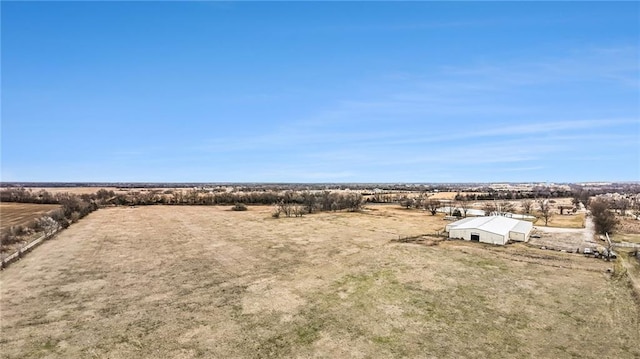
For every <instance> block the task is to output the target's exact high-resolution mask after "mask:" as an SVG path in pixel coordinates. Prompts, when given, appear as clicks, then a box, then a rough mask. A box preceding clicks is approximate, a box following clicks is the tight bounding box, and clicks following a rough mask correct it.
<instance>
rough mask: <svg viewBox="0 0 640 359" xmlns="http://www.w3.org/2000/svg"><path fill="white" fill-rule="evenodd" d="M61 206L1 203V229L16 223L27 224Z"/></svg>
mask: <svg viewBox="0 0 640 359" xmlns="http://www.w3.org/2000/svg"><path fill="white" fill-rule="evenodd" d="M57 208H60V206H59V205H57V204H35V203H8V202H1V203H0V230H3V229H5V228H9V227H11V226H15V225H27V224H29V222H31V221H33V220H34V219H36V218H38V217H41V216H44V215H45V214H47V213H48V212H50V211H53V210H55V209H57Z"/></svg>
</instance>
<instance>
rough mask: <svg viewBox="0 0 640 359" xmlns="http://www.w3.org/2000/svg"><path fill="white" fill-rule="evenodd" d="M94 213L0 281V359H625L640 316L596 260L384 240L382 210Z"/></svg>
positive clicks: (407, 228) (401, 230)
mask: <svg viewBox="0 0 640 359" xmlns="http://www.w3.org/2000/svg"><path fill="white" fill-rule="evenodd" d="M370 208H372V209H371V210H368V211H365V212H363V213H320V214H314V215H309V216H305V217H302V218H281V219H273V218H271V216H270V211H271V208H269V207H249V211H246V212H232V211H230V210H229V209H228V207H224V208H223V207H187V206H184V207H175V206H173V207H169V206H149V207H138V208H128V207H125V208H122V207H120V208H109V209H101V210H99V211H97V212H95V213H92V214H90V215H89V216H88V217H86V218H85V219H83V220H81V221H80V222H79V223H77V224H74V225H72V226H71V227H70V228H69V229H68V230H65V231H64V232H62V233H61V234H60V235H59V236H57V238H56V239H54V240H51V241H48V242H46V243H44V244H43V245H42V246H40V247H39V248H37V249H36V250H35V251H34V252H32V253H31V254H29V255H28V256H26V257H25V258H24V259H23V260H21V261H19V262H17V263H15V264H13V265H12V266H11V267H9V268H8V269H7V270H5V271H2V272H1V273H0V279H1V281H2V286H1V288H0V290H1V292H0V294H1V298H0V304H1V309H2V312H1V315H2V322H1V323H2V324H1V325H2V328H1V335H0V347H1V348H2V351H1V353H2V354H0V355H1V356H2V357H3V358H114V359H115V358H197V357H200V358H241V357H249V358H283V357H286V358H401V357H416V358H417V357H419V358H463V357H467V358H504V357H534V358H562V357H580V358H603V357H606V358H638V357H639V356H640V347H639V346H638V342H639V341H640V306H639V305H638V302H637V301H634V297H633V296H632V294H631V290H630V288H629V286H628V284H627V282H626V279H625V278H624V277H622V278H618V276H616V275H614V276H613V277H611V276H610V275H608V274H606V269H607V268H609V267H611V266H613V264H612V263H606V262H602V261H599V260H594V259H589V258H584V257H582V256H578V255H570V254H564V253H558V252H550V251H541V250H538V249H534V248H529V247H526V246H524V245H511V246H507V247H494V246H485V245H481V244H479V243H468V242H461V241H445V242H441V243H440V244H439V245H435V246H425V245H418V244H406V243H397V242H393V241H392V240H393V239H397V238H398V236H409V235H417V234H422V233H428V232H432V231H436V230H438V229H442V227H443V226H444V224H445V223H446V222H445V221H443V220H442V219H441V217H438V216H436V217H432V216H430V215H428V214H426V213H424V212H422V211H411V210H402V209H398V208H397V207H393V206H371V207H370Z"/></svg>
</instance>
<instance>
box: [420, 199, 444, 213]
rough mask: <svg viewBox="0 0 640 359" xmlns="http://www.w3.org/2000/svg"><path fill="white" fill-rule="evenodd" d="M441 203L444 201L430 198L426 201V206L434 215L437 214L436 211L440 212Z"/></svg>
mask: <svg viewBox="0 0 640 359" xmlns="http://www.w3.org/2000/svg"><path fill="white" fill-rule="evenodd" d="M441 205H442V203H441V202H440V201H438V200H437V199H430V200H428V201H427V202H426V203H425V205H424V207H425V209H426V210H427V211H429V212H430V213H431V215H432V216H435V215H436V213H438V208H440V206H441Z"/></svg>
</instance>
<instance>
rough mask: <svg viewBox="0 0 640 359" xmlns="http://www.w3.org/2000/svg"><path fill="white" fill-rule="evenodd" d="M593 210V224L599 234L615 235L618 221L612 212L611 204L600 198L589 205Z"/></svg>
mask: <svg viewBox="0 0 640 359" xmlns="http://www.w3.org/2000/svg"><path fill="white" fill-rule="evenodd" d="M589 208H590V209H591V215H592V216H593V224H594V225H595V227H596V232H598V233H613V231H614V230H615V228H616V226H617V225H618V220H617V219H616V216H615V214H613V213H612V212H611V210H610V203H609V201H607V200H604V199H601V198H598V199H595V200H592V201H591V203H590V204H589Z"/></svg>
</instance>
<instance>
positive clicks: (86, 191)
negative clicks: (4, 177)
mask: <svg viewBox="0 0 640 359" xmlns="http://www.w3.org/2000/svg"><path fill="white" fill-rule="evenodd" d="M26 189H30V190H32V191H33V192H38V191H40V190H45V191H47V192H49V193H53V194H56V193H72V194H77V195H81V194H92V193H96V192H98V191H99V190H101V189H106V190H107V191H114V192H116V193H118V192H126V190H119V189H118V188H116V187H26Z"/></svg>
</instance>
